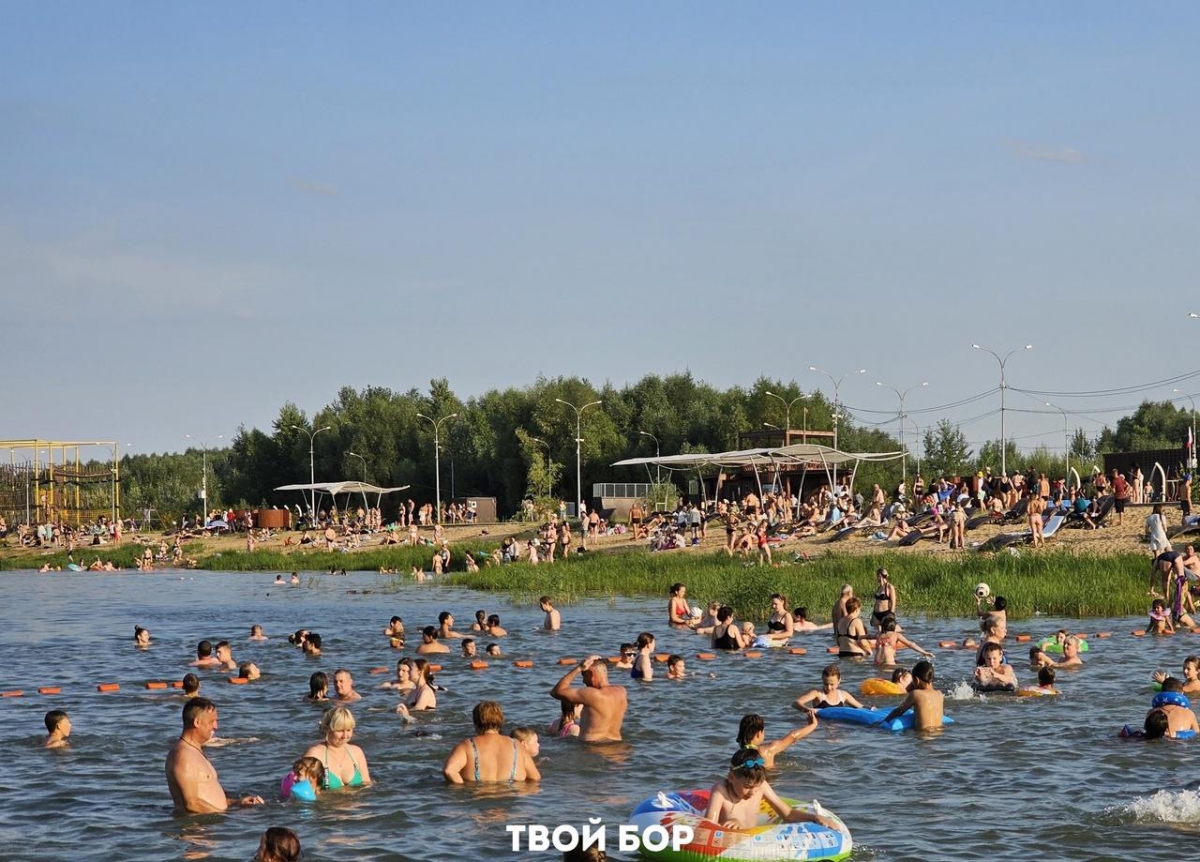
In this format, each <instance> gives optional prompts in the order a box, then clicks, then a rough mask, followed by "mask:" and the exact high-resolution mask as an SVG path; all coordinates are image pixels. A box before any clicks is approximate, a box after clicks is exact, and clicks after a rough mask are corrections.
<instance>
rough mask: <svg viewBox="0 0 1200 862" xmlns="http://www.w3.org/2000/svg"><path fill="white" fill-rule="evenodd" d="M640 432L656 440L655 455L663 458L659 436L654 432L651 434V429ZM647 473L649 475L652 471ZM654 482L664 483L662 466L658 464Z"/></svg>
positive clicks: (655, 466)
mask: <svg viewBox="0 0 1200 862" xmlns="http://www.w3.org/2000/svg"><path fill="white" fill-rule="evenodd" d="M638 433H639V434H641V435H642V436H643V437H649V438H650V439H651V440H653V441H654V457H655V458H661V457H662V447H661V446H659V445H658V438H657V437H655V436H654V435H653V434H651V433H650V432H649V431H638ZM646 474H647V475H649V474H650V471H649V470H647V471H646ZM654 484H655V485H661V484H662V467H660V466H659V465H658V464H655V465H654Z"/></svg>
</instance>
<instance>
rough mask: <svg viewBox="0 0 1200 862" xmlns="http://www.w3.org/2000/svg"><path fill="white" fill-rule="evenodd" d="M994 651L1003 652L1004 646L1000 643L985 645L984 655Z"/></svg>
mask: <svg viewBox="0 0 1200 862" xmlns="http://www.w3.org/2000/svg"><path fill="white" fill-rule="evenodd" d="M994 652H998V653H1003V652H1004V647H1002V646H1000V644H998V643H986V644H984V645H983V655H990V654H991V653H994Z"/></svg>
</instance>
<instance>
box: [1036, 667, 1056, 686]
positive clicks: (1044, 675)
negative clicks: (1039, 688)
mask: <svg viewBox="0 0 1200 862" xmlns="http://www.w3.org/2000/svg"><path fill="white" fill-rule="evenodd" d="M1054 677H1055V673H1054V668H1052V667H1044V668H1041V669H1040V670H1039V671H1038V685H1054Z"/></svg>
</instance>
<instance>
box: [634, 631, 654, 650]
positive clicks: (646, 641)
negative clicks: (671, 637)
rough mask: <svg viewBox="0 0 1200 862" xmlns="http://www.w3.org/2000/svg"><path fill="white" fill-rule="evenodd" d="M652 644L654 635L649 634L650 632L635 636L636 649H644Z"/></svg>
mask: <svg viewBox="0 0 1200 862" xmlns="http://www.w3.org/2000/svg"><path fill="white" fill-rule="evenodd" d="M652 643H654V635H652V634H650V632H642V633H641V634H639V635H638V636H637V648H638V649H645V648H646V647H648V646H650V644H652Z"/></svg>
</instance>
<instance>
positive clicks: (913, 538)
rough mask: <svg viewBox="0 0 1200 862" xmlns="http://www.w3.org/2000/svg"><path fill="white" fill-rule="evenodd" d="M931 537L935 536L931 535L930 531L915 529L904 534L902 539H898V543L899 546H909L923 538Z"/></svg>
mask: <svg viewBox="0 0 1200 862" xmlns="http://www.w3.org/2000/svg"><path fill="white" fill-rule="evenodd" d="M931 538H933V537H932V536H931V535H929V534H928V533H922V532H921V531H920V530H913V531H912V532H911V533H909V534H908V535H907V536H904V537H903V538H901V539H900V541H898V542H897V543H896V544H897V545H898V546H900V547H901V548H907V547H909V546H911V545H915V544H916V543H917V542H919V541H921V540H922V539H931Z"/></svg>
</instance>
